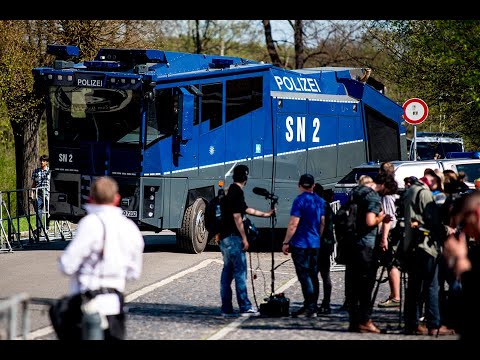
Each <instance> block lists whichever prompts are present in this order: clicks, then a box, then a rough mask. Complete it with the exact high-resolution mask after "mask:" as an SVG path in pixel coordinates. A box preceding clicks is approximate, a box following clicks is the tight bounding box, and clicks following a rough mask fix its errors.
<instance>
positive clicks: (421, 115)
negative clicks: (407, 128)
mask: <svg viewBox="0 0 480 360" xmlns="http://www.w3.org/2000/svg"><path fill="white" fill-rule="evenodd" d="M402 107H403V118H404V119H405V121H406V122H407V123H409V124H411V125H418V124H420V123H422V122H423V121H424V120H425V119H426V118H427V116H428V106H427V103H426V102H425V101H423V100H422V99H418V98H412V99H408V100H407V101H405V103H404V104H403V106H402Z"/></svg>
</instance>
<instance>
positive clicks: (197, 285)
mask: <svg viewBox="0 0 480 360" xmlns="http://www.w3.org/2000/svg"><path fill="white" fill-rule="evenodd" d="M144 238H145V242H146V247H145V253H144V269H143V274H142V276H141V279H140V280H138V281H135V282H133V283H129V284H128V285H127V289H126V295H127V297H126V307H127V310H128V312H127V339H128V340H285V339H288V340H434V341H439V340H442V341H443V340H455V339H457V336H447V337H441V338H436V337H432V336H406V335H404V334H403V333H402V325H403V324H402V321H401V317H400V313H399V310H398V309H379V308H377V307H375V308H374V311H373V315H372V319H373V321H374V322H375V323H376V324H377V325H378V326H379V327H380V328H381V329H382V330H383V331H384V333H382V334H358V333H350V332H348V331H347V328H348V315H347V313H346V312H344V311H340V309H339V307H340V306H341V304H342V303H343V295H344V287H343V277H344V272H343V271H341V270H340V271H334V272H332V282H333V294H332V305H333V313H332V314H330V315H323V316H319V317H317V318H311V319H304V318H299V319H296V318H292V317H262V316H260V317H238V318H223V317H222V316H221V314H220V295H219V293H220V288H219V282H220V274H221V270H222V256H221V253H220V251H219V249H218V248H216V247H212V248H210V247H208V248H207V249H206V251H204V252H203V253H201V254H184V253H180V252H177V250H176V247H175V237H174V235H173V234H172V233H170V232H168V231H167V232H162V233H161V234H155V233H144ZM67 244H68V241H52V242H50V243H41V244H39V245H35V246H32V247H28V248H27V247H26V248H24V249H18V250H15V251H14V252H13V253H1V254H0V272H1V274H2V275H1V280H0V283H1V285H0V298H2V299H6V298H8V297H9V296H12V295H14V294H18V293H20V292H26V293H28V295H29V296H30V297H31V303H30V306H29V311H30V314H29V318H30V332H29V334H28V339H30V340H56V336H55V334H54V333H53V332H52V328H51V326H50V325H49V319H48V315H47V309H48V303H49V302H50V301H51V300H53V299H55V298H57V297H59V296H61V295H62V294H63V293H64V292H65V290H66V288H67V278H66V277H64V276H62V275H61V274H60V273H59V272H58V270H57V267H56V260H57V258H58V256H59V255H60V254H61V251H62V250H63V249H64V248H65V246H66V245H67ZM272 259H273V264H272ZM248 262H249V267H250V269H251V270H250V273H249V281H248V291H249V294H250V299H251V300H252V302H254V303H256V304H257V306H260V304H261V303H263V302H264V299H265V298H266V297H268V295H269V294H270V293H271V285H272V278H271V274H272V272H271V269H272V265H273V267H274V268H276V270H275V271H274V276H275V277H274V281H273V284H274V288H275V292H276V293H279V292H283V293H284V294H285V296H286V297H287V298H289V300H290V311H294V310H296V309H298V308H299V307H300V306H301V304H302V301H303V296H302V293H301V289H300V285H299V283H298V281H297V280H296V275H295V270H294V267H293V263H292V261H291V259H290V256H285V255H283V254H282V253H274V254H273V258H272V253H269V252H262V253H255V252H253V253H249V254H248ZM252 279H253V281H252ZM387 295H388V284H387V283H381V284H380V287H379V293H378V296H377V302H378V301H380V300H383V299H384V298H385V297H386V296H387ZM321 297H322V291H321V294H320V298H321ZM234 306H236V302H235V301H234ZM20 315H21V312H20V313H19V316H20ZM1 325H2V322H1V321H0V326H1ZM18 333H19V334H20V333H21V329H20V326H19V327H18Z"/></svg>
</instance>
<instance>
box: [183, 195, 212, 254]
mask: <svg viewBox="0 0 480 360" xmlns="http://www.w3.org/2000/svg"><path fill="white" fill-rule="evenodd" d="M205 206H206V203H205V200H203V199H202V198H198V199H196V200H195V202H194V203H193V204H192V205H190V206H189V207H188V208H187V210H185V214H184V215H183V221H182V227H181V228H180V229H179V231H178V233H177V247H179V248H180V249H181V250H183V251H185V252H188V253H191V254H200V253H201V252H202V251H203V250H205V247H206V246H207V243H208V231H207V230H206V229H205Z"/></svg>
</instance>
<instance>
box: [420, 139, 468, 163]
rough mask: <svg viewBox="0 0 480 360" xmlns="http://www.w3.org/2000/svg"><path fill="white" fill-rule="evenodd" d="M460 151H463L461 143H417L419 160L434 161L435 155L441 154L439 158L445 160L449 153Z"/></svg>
mask: <svg viewBox="0 0 480 360" xmlns="http://www.w3.org/2000/svg"><path fill="white" fill-rule="evenodd" d="M458 151H463V147H462V144H461V143H442V142H417V154H418V158H417V160H430V159H434V157H435V154H439V155H440V157H439V158H440V159H443V158H445V155H446V154H447V153H449V152H458Z"/></svg>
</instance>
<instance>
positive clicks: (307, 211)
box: [282, 174, 325, 318]
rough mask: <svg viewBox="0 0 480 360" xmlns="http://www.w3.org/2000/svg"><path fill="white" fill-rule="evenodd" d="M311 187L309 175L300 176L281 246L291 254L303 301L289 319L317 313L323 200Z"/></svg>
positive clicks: (323, 218) (286, 252)
mask: <svg viewBox="0 0 480 360" xmlns="http://www.w3.org/2000/svg"><path fill="white" fill-rule="evenodd" d="M314 184H315V180H314V178H313V176H312V175H310V174H303V175H302V176H300V180H299V182H298V189H299V191H300V194H299V195H297V197H296V198H295V200H293V204H292V208H291V210H290V221H289V223H288V226H287V233H286V234H285V239H284V240H283V246H282V251H283V253H284V254H285V255H288V254H289V253H291V254H292V260H293V264H294V265H295V272H296V273H297V277H298V281H299V282H300V285H301V287H302V293H303V299H304V301H303V306H302V307H301V308H300V309H299V310H298V311H295V312H293V313H292V316H293V317H309V318H310V317H316V316H317V310H318V309H317V301H318V297H319V287H320V284H319V282H318V254H319V249H320V236H322V232H323V228H324V226H325V200H323V199H322V198H321V197H320V196H318V195H317V194H315V193H314V192H313V185H314Z"/></svg>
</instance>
